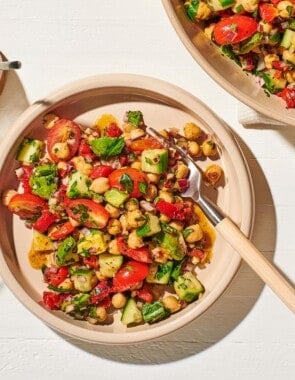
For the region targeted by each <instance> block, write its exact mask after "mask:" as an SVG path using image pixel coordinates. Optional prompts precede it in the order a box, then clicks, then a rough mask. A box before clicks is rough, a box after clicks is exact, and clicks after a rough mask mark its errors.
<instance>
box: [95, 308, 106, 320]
mask: <svg viewBox="0 0 295 380" xmlns="http://www.w3.org/2000/svg"><path fill="white" fill-rule="evenodd" d="M95 315H96V318H97V322H98V323H102V322H105V320H106V319H107V317H108V314H107V311H106V309H105V308H104V307H101V306H98V307H97V308H96V310H95Z"/></svg>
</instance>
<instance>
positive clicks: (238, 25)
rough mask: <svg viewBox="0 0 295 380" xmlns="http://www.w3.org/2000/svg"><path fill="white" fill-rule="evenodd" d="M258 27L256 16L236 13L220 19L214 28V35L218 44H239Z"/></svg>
mask: <svg viewBox="0 0 295 380" xmlns="http://www.w3.org/2000/svg"><path fill="white" fill-rule="evenodd" d="M257 28H258V23H257V21H256V20H254V18H252V17H249V16H244V15H234V16H230V17H227V18H224V19H221V20H220V21H218V22H217V23H216V24H215V26H214V29H213V35H214V39H215V41H216V43H217V44H218V45H229V44H237V43H239V42H241V41H244V40H246V39H247V38H249V37H251V36H252V35H253V34H254V33H255V32H256V31H257Z"/></svg>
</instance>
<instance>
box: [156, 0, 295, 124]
mask: <svg viewBox="0 0 295 380" xmlns="http://www.w3.org/2000/svg"><path fill="white" fill-rule="evenodd" d="M163 4H164V6H165V9H166V11H167V15H168V16H169V18H170V20H171V22H172V25H173V26H174V28H175V30H176V32H177V33H178V35H179V37H180V39H181V40H182V42H183V43H184V45H185V46H186V48H187V49H188V51H189V52H190V53H191V55H192V56H193V58H194V59H195V60H196V61H197V63H198V64H199V65H200V66H201V67H202V68H203V69H204V70H205V71H206V72H207V73H208V74H209V75H210V76H211V77H212V78H213V79H214V80H215V81H216V82H217V83H218V84H219V85H221V86H222V87H223V88H224V89H225V90H227V91H228V92H229V93H230V94H231V95H233V96H235V97H236V98H238V99H239V100H240V101H241V102H243V103H245V104H246V105H248V106H249V107H251V108H253V109H254V110H256V111H258V112H260V113H262V114H264V115H266V116H268V117H271V118H273V119H274V120H277V121H280V122H284V123H286V124H289V125H295V110H294V108H295V79H294V78H295V75H294V73H295V71H294V64H295V53H294V46H295V28H294V22H295V4H294V2H293V1H292V0H290V1H289V0H283V1H275V0H270V1H259V0H253V1H252V0H251V1H248V0H228V1H223V0H216V1H215V0H208V1H203V0H200V1H199V0H188V1H182V0H163Z"/></svg>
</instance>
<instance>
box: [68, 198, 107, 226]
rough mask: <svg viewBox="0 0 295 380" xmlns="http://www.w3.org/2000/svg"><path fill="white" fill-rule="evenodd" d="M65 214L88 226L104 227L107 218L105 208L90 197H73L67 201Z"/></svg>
mask: <svg viewBox="0 0 295 380" xmlns="http://www.w3.org/2000/svg"><path fill="white" fill-rule="evenodd" d="M66 212H67V214H68V215H69V216H70V217H71V218H73V219H74V220H76V221H77V222H79V223H81V224H82V225H83V226H85V227H88V228H104V227H105V226H106V225H107V223H108V220H109V216H110V215H109V213H108V212H107V210H106V209H105V208H104V207H103V206H102V205H100V204H99V203H96V202H94V201H92V200H90V199H84V198H80V199H73V200H70V201H68V202H67V206H66Z"/></svg>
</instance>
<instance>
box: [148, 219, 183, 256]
mask: <svg viewBox="0 0 295 380" xmlns="http://www.w3.org/2000/svg"><path fill="white" fill-rule="evenodd" d="M169 227H170V226H169ZM171 231H172V233H169V232H163V231H162V232H160V233H158V234H157V235H155V240H156V242H157V243H158V244H159V245H160V247H161V249H162V250H163V251H164V252H165V253H166V254H167V255H168V257H169V258H171V259H173V260H182V259H183V257H184V256H185V251H184V249H182V248H181V245H180V241H179V239H180V237H179V232H178V231H177V230H176V229H175V228H172V227H171Z"/></svg>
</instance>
